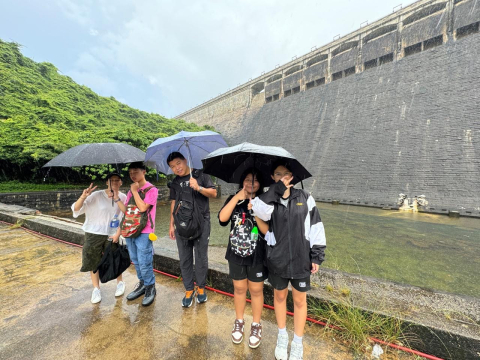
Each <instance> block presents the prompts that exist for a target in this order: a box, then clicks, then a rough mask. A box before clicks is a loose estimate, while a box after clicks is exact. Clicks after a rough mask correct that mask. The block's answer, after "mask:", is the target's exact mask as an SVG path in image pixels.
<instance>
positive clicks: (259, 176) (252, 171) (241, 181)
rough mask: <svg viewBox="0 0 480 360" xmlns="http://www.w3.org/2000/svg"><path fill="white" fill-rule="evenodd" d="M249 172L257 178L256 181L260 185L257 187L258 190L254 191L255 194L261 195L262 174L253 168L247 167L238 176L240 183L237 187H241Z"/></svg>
mask: <svg viewBox="0 0 480 360" xmlns="http://www.w3.org/2000/svg"><path fill="white" fill-rule="evenodd" d="M249 174H252V175H253V176H254V177H255V178H257V181H258V182H259V184H260V187H259V188H258V191H257V192H256V193H255V196H259V195H262V194H263V186H264V185H263V184H264V183H263V178H262V174H260V172H259V171H258V170H256V169H254V168H249V169H247V170H245V171H244V172H243V174H242V176H240V183H239V184H238V188H239V189H243V182H244V181H245V179H246V178H247V176H248V175H249Z"/></svg>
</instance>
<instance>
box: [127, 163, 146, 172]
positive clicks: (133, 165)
mask: <svg viewBox="0 0 480 360" xmlns="http://www.w3.org/2000/svg"><path fill="white" fill-rule="evenodd" d="M130 169H140V170H147V168H146V167H145V164H144V163H143V162H141V161H137V162H133V163H130V165H128V170H130Z"/></svg>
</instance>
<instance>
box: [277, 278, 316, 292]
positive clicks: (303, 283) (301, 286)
mask: <svg viewBox="0 0 480 360" xmlns="http://www.w3.org/2000/svg"><path fill="white" fill-rule="evenodd" d="M268 282H269V283H270V284H271V285H272V286H273V288H274V289H276V290H284V289H286V288H287V287H288V282H290V284H292V287H293V288H294V289H295V290H297V291H300V292H307V291H308V290H310V276H307V277H306V278H303V279H286V278H282V277H280V276H278V275H275V274H268Z"/></svg>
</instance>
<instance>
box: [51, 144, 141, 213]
mask: <svg viewBox="0 0 480 360" xmlns="http://www.w3.org/2000/svg"><path fill="white" fill-rule="evenodd" d="M144 160H145V153H144V152H143V151H142V150H140V149H137V148H136V147H134V146H131V145H128V144H123V143H93V144H82V145H77V146H75V147H73V148H71V149H68V150H67V151H64V152H63V153H61V154H60V155H57V156H55V157H54V158H53V159H52V160H50V161H49V162H48V163H46V164H45V165H43V166H42V167H54V166H58V167H74V166H86V165H108V164H126V163H131V162H136V161H144ZM117 171H118V169H117ZM49 172H50V170H49ZM47 176H48V173H47ZM111 186H112V185H111V180H110V188H111ZM112 193H113V190H112ZM112 206H113V197H112Z"/></svg>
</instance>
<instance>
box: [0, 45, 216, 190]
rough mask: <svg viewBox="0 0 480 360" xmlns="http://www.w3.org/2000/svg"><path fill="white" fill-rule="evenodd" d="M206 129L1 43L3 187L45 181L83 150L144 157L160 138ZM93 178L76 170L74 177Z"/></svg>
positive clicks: (0, 160)
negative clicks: (74, 150)
mask: <svg viewBox="0 0 480 360" xmlns="http://www.w3.org/2000/svg"><path fill="white" fill-rule="evenodd" d="M204 129H211V128H210V127H199V126H197V125H195V124H191V123H186V122H185V121H182V120H175V119H167V118H165V117H163V116H161V115H157V114H151V113H147V112H145V111H140V110H137V109H133V108H131V107H129V106H127V105H124V104H122V103H120V102H118V101H117V100H115V99H114V98H113V97H110V98H107V97H102V96H99V95H97V94H96V93H94V92H93V91H92V90H90V89H89V88H87V87H86V86H81V85H78V84H77V83H75V82H74V81H73V80H72V79H71V78H70V77H68V76H64V75H60V74H59V73H58V70H57V68H56V67H55V66H54V65H52V64H50V63H36V62H34V61H33V60H31V59H29V58H27V57H25V56H23V55H22V54H21V52H20V46H19V45H18V44H16V43H7V42H4V41H2V40H0V181H1V180H3V181H6V180H10V179H21V180H28V181H30V180H39V179H42V178H43V177H44V175H45V174H44V173H43V172H42V171H40V169H41V167H42V166H43V165H44V164H45V163H46V162H47V161H48V160H50V159H52V158H53V157H55V156H56V155H58V154H59V153H61V152H63V151H65V150H67V149H69V148H71V147H73V146H76V145H79V144H84V143H93V142H124V143H127V144H130V145H132V146H135V147H138V148H140V149H142V150H143V151H145V150H146V148H147V147H148V145H150V144H151V143H152V142H153V141H154V140H155V139H157V138H159V137H165V136H170V135H173V134H175V133H177V132H179V131H181V130H187V131H200V130H204ZM94 169H95V168H94ZM94 174H95V173H90V172H88V171H85V170H82V169H76V170H72V172H71V173H70V174H69V176H70V177H75V178H77V179H80V178H82V177H83V179H84V180H85V178H88V177H89V175H94ZM59 180H60V179H59Z"/></svg>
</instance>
